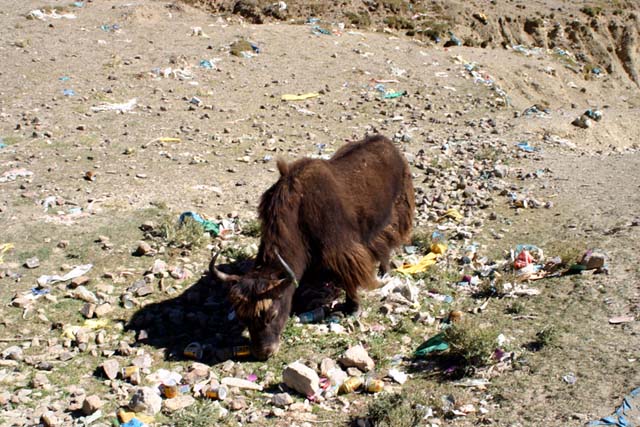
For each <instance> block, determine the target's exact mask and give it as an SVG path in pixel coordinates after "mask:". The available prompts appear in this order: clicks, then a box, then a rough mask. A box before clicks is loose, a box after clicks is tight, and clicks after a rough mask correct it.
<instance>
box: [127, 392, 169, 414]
mask: <svg viewBox="0 0 640 427" xmlns="http://www.w3.org/2000/svg"><path fill="white" fill-rule="evenodd" d="M129 409H131V410H132V411H133V412H144V413H145V414H148V415H156V414H157V413H158V412H160V410H161V409H162V398H161V397H160V395H159V394H158V393H157V392H156V391H155V390H154V389H152V388H150V387H142V388H139V389H137V390H136V392H135V393H134V394H133V397H132V398H131V400H130V401H129Z"/></svg>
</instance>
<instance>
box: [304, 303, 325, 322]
mask: <svg viewBox="0 0 640 427" xmlns="http://www.w3.org/2000/svg"><path fill="white" fill-rule="evenodd" d="M324 316H325V312H324V308H323V307H318V308H316V309H314V310H311V311H307V312H304V313H300V314H299V315H298V319H300V323H316V322H319V321H321V320H323V319H324Z"/></svg>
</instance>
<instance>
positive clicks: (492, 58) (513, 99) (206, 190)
mask: <svg viewBox="0 0 640 427" xmlns="http://www.w3.org/2000/svg"><path fill="white" fill-rule="evenodd" d="M188 3H192V4H195V5H196V6H198V7H199V8H195V7H193V6H192V5H191V4H185V3H167V2H156V1H140V2H133V3H132V2H122V1H117V0H105V1H100V2H79V3H77V4H74V3H60V2H52V1H50V2H47V1H25V2H20V4H19V5H15V6H13V5H12V7H8V6H5V7H2V8H0V19H1V20H2V23H3V25H2V26H0V35H1V36H0V40H2V43H1V44H0V51H1V52H2V57H3V66H2V67H0V99H1V100H2V103H1V104H0V138H1V140H0V220H1V221H2V224H3V228H2V231H1V232H0V298H1V299H2V301H3V302H4V303H3V308H2V314H3V316H2V320H1V321H0V350H1V356H2V357H1V358H0V384H1V385H2V387H1V388H0V411H1V412H0V423H2V425H7V426H13V425H16V426H22V425H48V426H54V425H55V426H66V425H89V424H90V425H94V426H100V425H102V426H105V425H109V424H113V423H121V424H124V425H135V423H136V422H135V420H134V421H131V420H130V419H131V418H132V417H135V418H136V419H137V420H139V421H140V422H144V423H147V424H149V425H180V426H186V425H211V423H212V421H211V420H213V419H215V420H216V423H218V424H220V425H239V424H241V425H244V424H246V423H248V424H254V425H278V426H279V425H282V426H284V425H287V426H289V425H299V426H303V425H316V424H326V425H349V424H355V425H397V426H404V425H407V426H409V425H429V426H431V425H459V426H468V425H476V424H489V425H499V426H528V425H544V426H554V425H558V426H560V425H563V426H564V425H582V424H585V423H586V422H588V421H590V420H597V419H599V418H602V417H605V416H609V415H611V414H613V413H614V411H615V409H616V408H617V407H618V406H619V405H620V404H621V402H622V399H623V398H624V396H625V395H627V394H628V393H630V392H631V391H632V390H633V389H635V388H636V387H638V386H639V384H638V375H637V372H638V357H639V356H640V355H639V354H638V348H640V345H639V344H640V342H639V338H638V332H639V329H638V328H639V326H638V322H637V320H636V319H637V317H638V314H639V311H640V294H639V286H638V284H639V283H640V280H639V279H640V268H639V267H638V255H637V254H638V250H639V249H638V244H637V241H638V237H639V236H638V233H639V230H640V227H639V225H640V216H639V214H638V206H640V196H638V189H639V187H640V173H639V172H638V170H640V153H639V152H638V149H639V147H638V144H637V140H636V135H638V130H639V126H638V122H636V119H638V117H639V105H640V92H639V91H638V86H637V81H638V79H637V54H638V44H637V31H638V23H637V9H638V4H637V3H636V2H616V4H613V5H609V4H607V5H599V4H595V3H594V4H585V5H574V4H572V3H565V2H551V1H545V2H542V1H541V2H526V4H525V3H524V2H523V3H519V2H504V3H503V2H500V1H496V2H476V3H471V2H466V3H465V4H464V5H457V4H456V3H454V2H450V3H448V5H449V6H447V4H438V3H433V4H432V5H430V6H428V7H427V6H422V5H420V4H419V3H404V2H393V1H380V2H362V3H360V2H346V3H345V4H344V5H342V9H341V7H340V5H337V4H335V5H334V4H332V3H328V2H315V3H314V2H307V3H304V2H301V3H298V2H289V3H290V4H288V5H287V9H283V8H282V5H281V4H279V3H275V4H271V3H269V4H267V3H265V4H262V3H260V2H188ZM314 5H315V6H314ZM323 5H324V6H323ZM326 5H328V6H326ZM54 6H57V7H58V8H57V9H55V10H54V9H52V8H53V7H54ZM62 6H64V7H62ZM269 8H270V9H269ZM365 12H366V13H365ZM354 14H355V15H354ZM476 15H477V16H476ZM315 16H319V17H321V18H323V19H319V20H316V19H307V18H310V17H315ZM358 16H359V17H360V18H359V19H364V18H366V17H368V18H369V22H366V20H365V21H360V20H358V19H356V18H358ZM363 17H364V18H363ZM390 17H395V18H396V20H395V21H394V20H392V19H391V20H390ZM483 21H486V23H484V22H483ZM356 24H357V25H356ZM365 24H366V25H365ZM410 24H411V25H410ZM560 30H562V31H560ZM456 41H460V43H459V44H460V45H458V43H457V42H456ZM285 95H307V97H306V99H302V100H295V97H294V100H287V99H290V98H288V97H287V96H285ZM303 98H305V97H303ZM371 133H382V134H384V135H386V136H388V137H389V138H391V139H393V141H394V142H395V143H396V145H397V147H398V148H399V149H400V150H401V151H402V152H403V153H404V154H405V156H406V157H407V159H408V161H409V163H410V165H411V168H412V172H413V176H414V185H415V188H416V205H417V212H416V223H415V233H414V238H413V242H412V244H410V245H407V246H406V247H403V248H401V250H399V251H398V253H397V254H396V257H395V258H394V262H395V265H396V266H398V267H400V266H402V265H403V264H414V263H416V262H418V261H419V260H420V259H421V257H422V256H423V255H426V254H427V253H428V252H429V251H430V250H432V251H433V249H434V247H433V246H432V244H433V243H434V242H433V233H434V232H437V233H440V234H441V235H442V236H443V238H444V240H445V241H446V243H447V249H446V251H445V252H444V253H443V254H440V255H439V256H438V257H437V258H436V264H435V265H433V266H431V267H430V268H428V269H426V270H425V271H422V272H417V273H415V274H401V273H398V272H396V273H394V274H392V275H391V277H386V278H383V279H382V286H381V288H380V289H379V290H376V291H371V292H368V293H366V294H365V295H363V297H364V300H365V304H364V306H365V310H364V312H363V314H362V316H361V317H360V318H358V319H354V318H332V319H331V320H330V321H328V322H326V321H324V320H319V321H317V322H314V323H311V324H301V323H299V322H296V319H295V318H292V319H291V321H290V323H289V324H288V326H287V329H286V330H285V333H284V336H283V345H282V349H281V351H280V353H279V354H278V355H277V356H275V357H274V358H272V359H270V360H269V361H268V362H257V361H254V360H251V359H250V358H247V357H245V356H244V355H243V353H242V348H238V347H239V346H242V345H245V344H246V342H247V334H246V332H244V331H243V328H242V326H241V325H239V324H237V322H236V321H235V319H234V317H233V313H232V312H230V307H229V306H228V304H227V302H226V300H225V290H224V289H223V288H222V287H220V286H219V285H216V284H215V283H213V281H212V280H211V278H210V277H208V275H207V274H206V269H207V266H208V262H209V260H210V257H211V250H212V249H217V248H222V250H223V258H224V259H223V262H226V263H230V264H231V266H230V268H234V266H235V267H237V268H242V260H244V259H246V258H247V257H250V256H251V255H252V254H254V253H255V250H256V245H257V243H258V241H259V240H258V239H259V237H258V232H259V230H258V227H257V223H256V221H255V218H256V207H257V204H258V200H259V197H260V194H261V193H262V192H263V191H264V190H265V189H266V188H268V186H269V185H270V184H271V183H272V182H274V181H275V180H276V179H277V171H276V167H275V159H276V158H277V157H282V158H284V159H286V160H293V159H296V158H300V157H303V156H330V155H331V153H332V152H333V151H335V149H336V148H337V147H339V146H341V145H342V144H344V143H345V142H347V141H353V140H359V139H361V138H363V137H364V136H365V135H366V134H371ZM185 211H192V212H197V213H199V214H200V215H202V216H204V217H205V218H207V219H209V220H210V221H211V222H212V223H214V224H215V225H216V227H219V228H218V230H216V232H213V231H212V232H211V233H210V234H203V229H202V226H201V225H200V224H197V223H194V222H187V223H186V224H185V225H184V226H179V225H178V224H177V222H178V218H179V216H180V214H181V213H182V212H185ZM519 244H528V245H534V246H535V247H537V248H538V249H541V250H542V251H543V254H541V253H540V252H539V251H538V250H537V249H535V248H533V249H532V250H531V252H532V254H533V255H534V258H535V260H534V262H535V263H537V264H540V265H544V264H546V263H547V262H548V261H553V260H554V258H555V257H559V258H560V260H559V262H558V261H554V262H555V264H559V266H558V268H559V269H560V270H559V271H565V270H566V269H567V268H570V267H571V266H572V265H574V264H577V263H579V261H580V260H581V258H582V256H583V254H584V253H585V252H586V251H587V250H590V249H593V250H594V252H595V253H596V256H594V257H592V258H593V261H591V262H592V264H593V263H598V260H603V261H604V264H605V265H606V268H603V269H591V268H590V267H592V265H591V266H589V268H590V269H588V270H585V271H582V268H581V267H576V266H575V265H574V267H573V271H572V272H574V273H576V274H572V275H563V276H557V277H556V276H554V277H545V278H541V279H540V280H533V279H535V278H536V277H535V275H531V274H529V275H527V274H523V273H522V272H521V271H520V272H519V271H517V269H515V267H514V260H513V259H512V258H511V257H512V256H516V254H515V253H514V254H513V255H512V254H511V251H517V245H519ZM601 256H602V257H601ZM583 264H584V265H587V264H589V262H587V260H585V261H584V263H583ZM548 268H550V267H548ZM543 271H545V270H543ZM594 272H596V273H600V274H594ZM606 273H608V274H606ZM52 276H59V277H57V278H55V277H52ZM549 276H553V275H552V274H549ZM524 279H530V280H524ZM330 296H333V295H332V293H331V292H327V293H326V294H325V295H320V296H318V298H309V300H310V301H311V300H313V301H311V302H317V301H320V300H322V299H323V298H324V299H326V298H328V297H330ZM314 297H315V296H314ZM325 302H327V301H325ZM327 303H329V302H327ZM312 306H313V304H310V306H309V307H307V308H313V307H312ZM452 312H453V313H455V316H454V317H457V316H459V315H460V314H461V315H462V318H463V321H462V322H461V323H460V325H462V326H460V327H458V326H457V323H456V324H454V327H452V328H450V329H453V330H455V331H457V332H458V335H455V334H453V333H450V334H451V335H447V337H448V339H449V340H450V343H449V344H450V348H449V349H448V350H446V351H444V352H433V353H430V354H428V355H426V356H424V357H414V356H413V353H414V351H415V350H416V348H418V347H419V346H420V345H421V344H422V343H423V342H424V341H425V340H427V339H428V338H430V337H432V336H434V335H436V334H438V333H439V332H441V331H442V326H443V325H444V324H446V323H447V321H448V320H449V318H450V317H451V313H452ZM456 340H457V341H456ZM192 342H197V343H198V344H199V345H200V347H197V346H196V347H193V346H192V347H191V348H189V349H187V347H188V345H189V344H190V343H192ZM234 347H236V354H235V355H233V354H232V353H233V348H234ZM194 348H195V350H194V351H190V350H192V349H194ZM186 349H187V350H189V351H185V350H186ZM199 350H202V354H200V353H199ZM474 352H475V353H474ZM353 353H355V354H353ZM472 353H473V354H475V355H479V356H478V357H475V356H474V357H472ZM480 359H481V360H480ZM297 362H299V363H297ZM347 375H348V376H349V377H362V378H366V379H367V380H372V379H374V380H380V381H381V382H372V383H371V384H374V385H372V386H371V387H369V391H366V390H365V389H366V388H368V386H365V385H363V386H361V387H359V388H357V389H356V390H355V391H351V390H349V389H348V387H347V389H344V388H342V389H340V383H341V382H342V379H343V378H344V377H345V376H347ZM405 375H406V376H407V378H406V379H405V378H404V376H405ZM172 381H175V382H176V387H174V388H172ZM350 381H355V382H356V383H357V380H353V379H351V380H350ZM220 384H222V385H223V386H225V387H226V388H225V387H223V389H224V390H226V391H227V394H228V395H227V396H226V398H225V399H220V397H222V396H220V394H219V392H220V388H219V386H220ZM163 385H164V386H166V387H164V386H163ZM377 387H379V389H381V391H380V390H379V389H378V388H377ZM163 390H164V391H163ZM172 393H175V394H176V395H177V397H173V398H171V396H173V394H172ZM222 393H223V394H224V392H222ZM127 422H128V423H129V424H126V423H127Z"/></svg>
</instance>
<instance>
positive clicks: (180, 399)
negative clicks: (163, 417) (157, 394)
mask: <svg viewBox="0 0 640 427" xmlns="http://www.w3.org/2000/svg"><path fill="white" fill-rule="evenodd" d="M195 402H196V400H195V399H194V398H193V397H191V396H189V395H188V394H181V395H179V396H176V397H174V398H173V399H165V400H163V401H162V405H163V407H164V409H165V410H166V411H167V412H175V411H179V410H180V409H184V408H187V407H189V406H191V405H193V404H194V403H195Z"/></svg>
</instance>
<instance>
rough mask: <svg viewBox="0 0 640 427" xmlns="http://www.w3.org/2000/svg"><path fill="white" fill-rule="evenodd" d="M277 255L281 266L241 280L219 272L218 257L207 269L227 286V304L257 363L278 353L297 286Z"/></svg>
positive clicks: (262, 268) (257, 269) (257, 271)
mask: <svg viewBox="0 0 640 427" xmlns="http://www.w3.org/2000/svg"><path fill="white" fill-rule="evenodd" d="M276 255H277V258H278V260H279V262H280V263H281V265H275V266H259V267H254V268H253V269H251V271H249V272H248V273H247V274H245V275H244V276H238V275H232V274H225V273H223V272H221V271H219V270H218V269H217V268H216V267H215V261H216V258H217V255H215V256H214V257H213V259H212V260H211V264H210V265H209V270H210V272H211V274H212V275H213V277H215V278H216V279H218V280H219V281H221V282H223V283H227V284H229V285H230V288H229V301H230V302H231V304H232V305H233V308H234V309H235V312H236V315H237V316H238V319H239V320H240V321H241V322H242V323H244V324H245V325H246V326H247V327H248V328H249V334H250V335H251V353H252V354H253V356H254V357H255V358H256V359H259V360H266V359H268V358H269V357H270V356H272V355H274V354H275V353H277V352H278V349H279V348H280V335H281V334H282V330H283V329H284V327H285V325H286V323H287V320H288V319H289V314H290V312H291V301H292V300H293V293H294V292H295V289H296V287H297V284H298V282H297V280H296V278H295V275H294V273H293V271H292V270H291V268H290V267H289V266H288V265H287V264H286V262H284V260H283V259H282V258H281V257H280V255H279V254H276Z"/></svg>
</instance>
